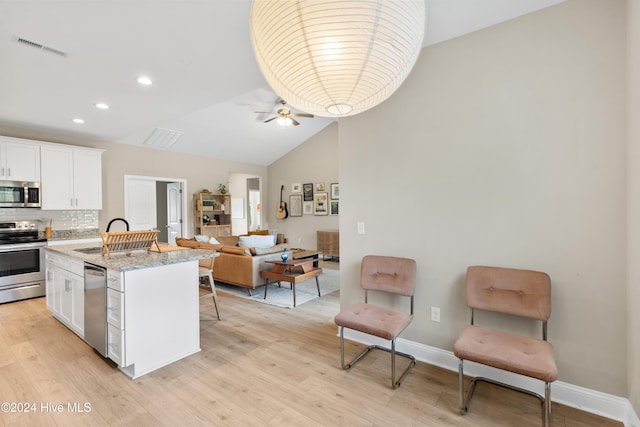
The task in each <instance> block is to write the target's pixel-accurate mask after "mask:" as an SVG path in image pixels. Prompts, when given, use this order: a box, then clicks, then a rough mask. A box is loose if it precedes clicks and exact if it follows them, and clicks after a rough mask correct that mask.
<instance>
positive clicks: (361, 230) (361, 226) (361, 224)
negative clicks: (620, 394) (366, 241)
mask: <svg viewBox="0 0 640 427" xmlns="http://www.w3.org/2000/svg"><path fill="white" fill-rule="evenodd" d="M358 234H364V222H358Z"/></svg>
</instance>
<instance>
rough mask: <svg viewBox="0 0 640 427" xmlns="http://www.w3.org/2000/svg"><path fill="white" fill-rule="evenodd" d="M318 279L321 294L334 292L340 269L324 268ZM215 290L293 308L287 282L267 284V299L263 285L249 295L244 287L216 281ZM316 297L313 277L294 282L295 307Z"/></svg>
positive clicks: (291, 294) (291, 295)
mask: <svg viewBox="0 0 640 427" xmlns="http://www.w3.org/2000/svg"><path fill="white" fill-rule="evenodd" d="M318 281H319V282H320V294H321V295H327V294H330V293H332V292H335V291H337V290H339V289H340V271H339V270H329V269H324V270H323V271H322V274H321V275H320V276H318ZM216 290H217V291H218V292H226V293H229V294H232V295H235V296H238V297H240V298H244V299H249V300H252V301H257V302H261V303H264V304H270V305H275V306H278V307H286V308H294V307H293V291H292V290H291V288H290V287H289V284H288V283H284V282H282V287H278V284H277V283H272V284H269V289H268V290H267V299H264V287H263V286H261V287H259V288H256V289H254V290H253V291H252V293H253V295H249V293H248V292H247V290H246V289H245V288H241V287H239V286H233V285H228V284H226V283H222V282H217V281H216ZM316 298H318V288H316V281H315V279H310V280H305V281H304V282H300V283H298V284H296V307H299V306H300V305H302V304H304V303H306V302H309V301H312V300H314V299H316Z"/></svg>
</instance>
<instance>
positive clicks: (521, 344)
mask: <svg viewBox="0 0 640 427" xmlns="http://www.w3.org/2000/svg"><path fill="white" fill-rule="evenodd" d="M453 353H454V354H455V355H456V356H457V357H458V358H460V359H463V360H470V361H473V362H477V363H481V364H483V365H488V366H493V367H494V368H498V369H503V370H505V371H510V372H515V373H516V374H521V375H525V376H527V377H531V378H537V379H539V380H542V381H546V382H552V381H555V380H556V379H557V378H558V368H557V367H556V362H555V360H554V358H553V347H552V346H551V344H549V343H548V342H547V341H544V340H540V339H535V338H531V337H523V336H519V335H514V334H510V333H506V332H501V331H496V330H493V329H486V328H482V327H479V326H474V325H469V326H466V327H465V328H464V329H463V330H462V332H461V333H460V336H459V337H458V340H457V341H456V342H455V344H454V345H453Z"/></svg>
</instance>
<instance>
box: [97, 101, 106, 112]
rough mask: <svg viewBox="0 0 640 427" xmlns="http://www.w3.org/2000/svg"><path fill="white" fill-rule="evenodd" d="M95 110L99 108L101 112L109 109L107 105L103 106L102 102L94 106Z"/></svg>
mask: <svg viewBox="0 0 640 427" xmlns="http://www.w3.org/2000/svg"><path fill="white" fill-rule="evenodd" d="M96 108H99V109H101V110H108V109H109V105H107V104H105V103H104V102H98V103H97V104H96Z"/></svg>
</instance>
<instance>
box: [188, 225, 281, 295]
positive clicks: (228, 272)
mask: <svg viewBox="0 0 640 427" xmlns="http://www.w3.org/2000/svg"><path fill="white" fill-rule="evenodd" d="M238 239H239V237H238V236H230V237H220V238H218V241H220V244H216V245H212V244H210V243H202V242H197V241H195V240H193V239H180V238H179V239H176V244H177V245H178V246H186V247H190V248H196V249H209V250H214V251H218V252H220V255H219V256H218V257H216V258H215V261H214V263H213V279H214V280H216V281H220V282H224V283H229V284H231V285H235V286H241V287H243V288H247V289H248V291H249V293H251V290H253V289H255V288H257V287H260V286H263V285H264V279H263V278H261V277H260V272H261V271H262V270H266V269H271V265H270V264H268V263H266V262H265V261H272V260H279V259H281V256H282V253H283V252H284V249H285V248H288V246H287V244H286V243H279V244H277V245H275V246H272V247H269V248H243V247H239V246H235V245H236V244H237V242H238ZM282 240H284V239H283V238H281V237H280V235H279V236H278V241H282Z"/></svg>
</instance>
